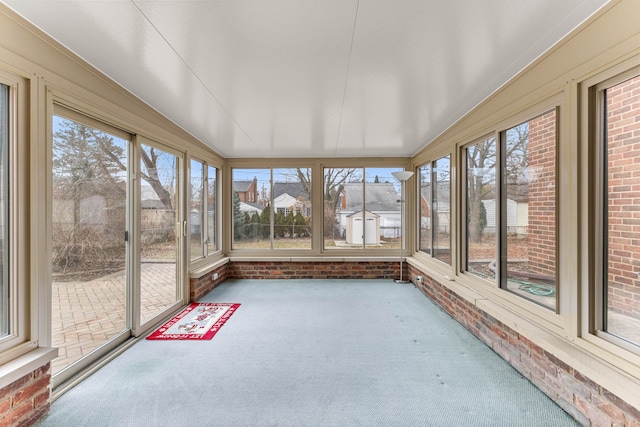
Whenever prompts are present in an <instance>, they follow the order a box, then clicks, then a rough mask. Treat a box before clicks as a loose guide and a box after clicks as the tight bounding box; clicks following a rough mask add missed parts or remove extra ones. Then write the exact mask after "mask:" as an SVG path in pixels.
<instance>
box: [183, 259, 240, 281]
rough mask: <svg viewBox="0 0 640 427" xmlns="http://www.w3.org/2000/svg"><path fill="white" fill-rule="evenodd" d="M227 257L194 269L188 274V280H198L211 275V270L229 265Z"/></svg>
mask: <svg viewBox="0 0 640 427" xmlns="http://www.w3.org/2000/svg"><path fill="white" fill-rule="evenodd" d="M229 259H230V258H229V257H224V258H221V259H217V260H215V261H214V262H212V263H211V264H206V265H204V266H202V267H198V268H195V269H193V270H191V271H190V272H189V279H199V278H200V277H202V276H204V275H206V274H208V273H211V272H212V271H213V270H215V269H217V268H220V267H222V266H223V265H225V264H228V263H229Z"/></svg>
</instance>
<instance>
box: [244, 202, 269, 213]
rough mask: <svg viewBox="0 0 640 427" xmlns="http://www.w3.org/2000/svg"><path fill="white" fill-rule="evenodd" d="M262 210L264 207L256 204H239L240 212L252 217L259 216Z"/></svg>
mask: <svg viewBox="0 0 640 427" xmlns="http://www.w3.org/2000/svg"><path fill="white" fill-rule="evenodd" d="M263 209H264V206H262V205H260V204H258V203H245V202H240V212H243V213H244V212H247V213H248V214H249V216H251V215H253V214H254V213H257V214H258V215H260V214H261V213H262V210H263Z"/></svg>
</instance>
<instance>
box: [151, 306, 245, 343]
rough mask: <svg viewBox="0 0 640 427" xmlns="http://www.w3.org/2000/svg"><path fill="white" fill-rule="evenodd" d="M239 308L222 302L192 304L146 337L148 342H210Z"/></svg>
mask: <svg viewBox="0 0 640 427" xmlns="http://www.w3.org/2000/svg"><path fill="white" fill-rule="evenodd" d="M238 307H240V304H232V303H224V302H194V303H191V305H189V306H188V307H187V308H185V309H184V310H182V311H181V312H180V313H178V314H177V315H175V316H174V317H173V318H172V319H171V320H169V321H168V322H167V323H165V324H164V325H162V326H161V327H160V328H158V329H157V330H156V331H155V332H154V333H152V334H151V335H149V336H148V337H147V339H148V340H210V339H211V338H213V336H214V335H215V334H216V333H217V332H218V331H219V330H220V328H221V327H222V325H224V323H225V322H226V321H227V320H229V317H231V315H232V314H233V313H235V311H236V310H237V309H238Z"/></svg>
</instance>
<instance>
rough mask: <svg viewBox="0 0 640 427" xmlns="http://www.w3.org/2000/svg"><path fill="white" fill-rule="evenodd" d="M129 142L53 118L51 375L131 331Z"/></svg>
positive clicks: (73, 122)
mask: <svg viewBox="0 0 640 427" xmlns="http://www.w3.org/2000/svg"><path fill="white" fill-rule="evenodd" d="M127 149H128V141H126V140H124V139H121V138H119V137H116V136H113V135H110V134H109V133H106V132H103V131H101V130H99V129H95V128H92V127H89V126H86V125H84V124H82V123H78V122H75V121H73V120H69V119H66V118H64V117H59V116H54V117H53V169H52V179H53V188H52V194H53V216H52V235H51V244H52V259H51V262H52V279H53V280H52V286H51V293H52V295H51V296H52V313H51V315H52V323H53V337H52V339H53V342H52V345H53V346H54V347H58V348H59V357H58V358H57V359H55V360H54V361H53V363H52V371H53V373H54V374H55V373H57V372H59V371H60V370H61V369H63V368H65V367H66V366H68V365H70V364H71V363H73V362H75V361H77V360H78V359H80V358H81V357H83V356H85V355H87V354H88V353H90V352H91V351H93V350H95V349H96V348H97V347H99V346H100V345H102V344H103V343H105V342H106V341H108V340H110V339H111V338H113V337H115V336H116V335H118V334H119V333H121V332H123V331H124V330H126V329H127V328H128V325H127V323H126V322H127V320H126V318H127V316H126V314H125V304H126V295H127V292H126V279H127V269H126V243H125V239H124V237H125V230H126V201H127V166H126V165H127Z"/></svg>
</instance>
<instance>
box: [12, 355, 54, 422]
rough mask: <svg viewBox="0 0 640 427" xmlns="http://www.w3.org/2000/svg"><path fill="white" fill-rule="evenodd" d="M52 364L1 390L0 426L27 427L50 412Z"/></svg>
mask: <svg viewBox="0 0 640 427" xmlns="http://www.w3.org/2000/svg"><path fill="white" fill-rule="evenodd" d="M50 396H51V364H49V363H47V364H46V365H44V366H42V367H40V368H38V369H36V370H35V371H33V372H31V373H30V374H27V375H25V376H24V377H22V378H20V379H19V380H17V381H14V382H13V383H11V384H9V385H8V386H6V387H4V388H3V389H1V390H0V425H1V426H5V427H14V426H15V427H18V426H20V427H26V426H31V425H33V424H35V422H36V421H38V420H39V419H40V418H41V417H43V416H44V415H46V414H47V413H48V412H49V408H50V406H51V402H50V400H49V397H50Z"/></svg>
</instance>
